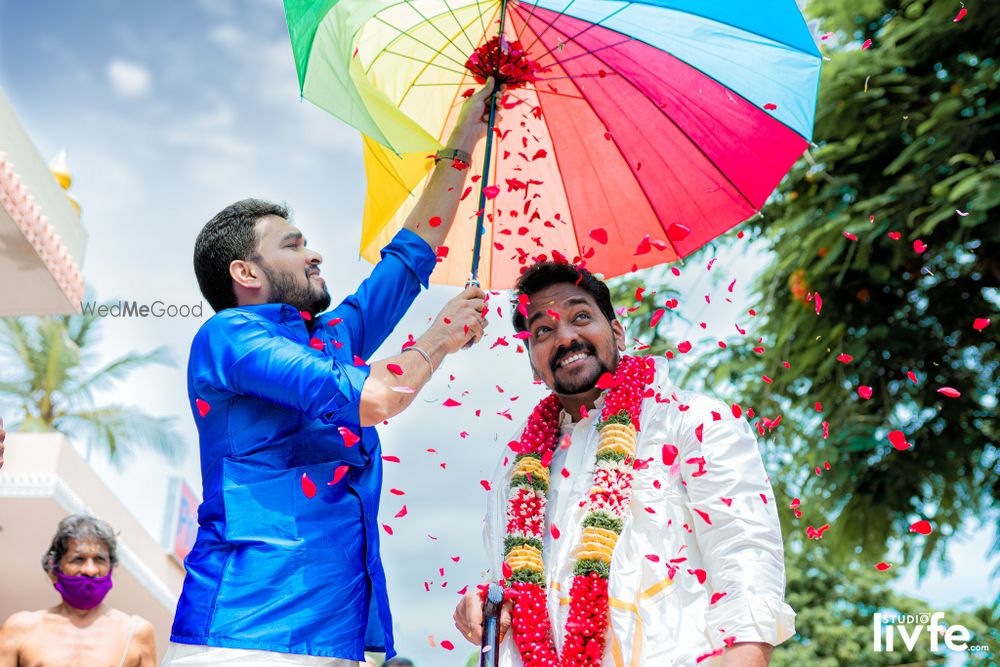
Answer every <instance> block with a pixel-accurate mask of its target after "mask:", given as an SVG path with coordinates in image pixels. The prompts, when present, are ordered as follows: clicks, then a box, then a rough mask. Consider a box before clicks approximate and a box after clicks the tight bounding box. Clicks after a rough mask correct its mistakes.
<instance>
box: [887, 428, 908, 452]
mask: <svg viewBox="0 0 1000 667" xmlns="http://www.w3.org/2000/svg"><path fill="white" fill-rule="evenodd" d="M889 442H890V443H892V446H893V447H895V448H896V449H898V450H899V451H903V450H904V449H909V448H910V443H908V442H907V441H906V434H905V433H903V432H902V431H889Z"/></svg>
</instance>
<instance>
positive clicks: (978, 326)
mask: <svg viewBox="0 0 1000 667" xmlns="http://www.w3.org/2000/svg"><path fill="white" fill-rule="evenodd" d="M989 325H990V320H989V318H988V317H977V318H976V319H975V320H974V321H973V322H972V328H973V329H975V330H976V331H982V330H983V329H985V328H986V327H988V326H989Z"/></svg>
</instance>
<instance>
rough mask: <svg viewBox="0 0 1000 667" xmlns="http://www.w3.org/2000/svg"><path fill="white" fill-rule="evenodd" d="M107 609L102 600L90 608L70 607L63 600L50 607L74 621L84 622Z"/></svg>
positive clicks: (54, 611)
mask: <svg viewBox="0 0 1000 667" xmlns="http://www.w3.org/2000/svg"><path fill="white" fill-rule="evenodd" d="M107 610H108V606H107V605H106V604H104V603H103V602H102V603H101V604H99V605H97V606H96V607H93V608H92V609H77V608H76V607H71V606H70V605H68V604H66V602H65V601H63V602H60V603H59V604H58V605H56V606H55V607H53V608H52V612H53V613H55V614H58V615H60V616H65V617H66V618H68V619H69V620H70V621H72V622H74V623H81V622H82V623H86V622H87V621H92V620H94V619H95V618H98V617H99V616H102V615H104V614H105V613H106V612H107Z"/></svg>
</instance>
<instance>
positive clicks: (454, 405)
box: [441, 398, 461, 408]
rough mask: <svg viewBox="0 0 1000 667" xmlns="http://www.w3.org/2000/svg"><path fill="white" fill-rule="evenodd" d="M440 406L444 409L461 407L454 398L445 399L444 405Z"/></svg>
mask: <svg viewBox="0 0 1000 667" xmlns="http://www.w3.org/2000/svg"><path fill="white" fill-rule="evenodd" d="M441 405H443V406H444V407H446V408H457V407H458V406H460V405H461V403H459V402H458V401H456V400H455V399H454V398H448V399H445V401H444V403H442V404H441Z"/></svg>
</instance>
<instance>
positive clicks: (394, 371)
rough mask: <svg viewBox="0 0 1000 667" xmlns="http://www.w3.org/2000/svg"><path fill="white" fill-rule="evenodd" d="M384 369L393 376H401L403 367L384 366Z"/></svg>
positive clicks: (395, 365)
mask: <svg viewBox="0 0 1000 667" xmlns="http://www.w3.org/2000/svg"><path fill="white" fill-rule="evenodd" d="M385 367H386V369H387V370H388V371H389V372H390V373H392V374H393V375H402V374H403V367H402V366H400V365H399V364H386V366H385Z"/></svg>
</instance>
